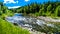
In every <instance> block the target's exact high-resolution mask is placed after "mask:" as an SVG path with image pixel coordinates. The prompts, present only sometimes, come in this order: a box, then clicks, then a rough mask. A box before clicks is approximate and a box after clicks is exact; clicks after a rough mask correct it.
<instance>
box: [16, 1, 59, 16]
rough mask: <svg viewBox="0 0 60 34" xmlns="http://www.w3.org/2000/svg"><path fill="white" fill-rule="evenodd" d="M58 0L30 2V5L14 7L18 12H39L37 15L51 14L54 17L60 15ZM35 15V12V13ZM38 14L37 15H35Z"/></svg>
mask: <svg viewBox="0 0 60 34" xmlns="http://www.w3.org/2000/svg"><path fill="white" fill-rule="evenodd" d="M59 4H60V2H57V1H56V2H50V1H49V2H44V4H41V3H40V4H39V3H31V4H30V5H26V6H23V7H20V8H18V9H16V12H18V13H26V14H31V13H33V14H35V13H36V12H37V13H38V14H39V16H51V17H52V15H53V14H54V15H53V16H54V17H55V16H56V17H58V16H60V13H59V12H60V10H58V9H60V8H59V7H58V6H60V5H59ZM35 15H36V14H35ZM37 16H38V15H37Z"/></svg>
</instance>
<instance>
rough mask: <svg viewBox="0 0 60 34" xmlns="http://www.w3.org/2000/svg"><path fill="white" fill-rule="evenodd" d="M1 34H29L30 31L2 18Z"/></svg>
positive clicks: (0, 20) (0, 23) (0, 22)
mask: <svg viewBox="0 0 60 34" xmlns="http://www.w3.org/2000/svg"><path fill="white" fill-rule="evenodd" d="M0 34H29V32H28V31H27V30H24V29H22V28H20V27H18V26H14V25H13V24H11V23H9V22H7V21H5V20H2V19H0Z"/></svg>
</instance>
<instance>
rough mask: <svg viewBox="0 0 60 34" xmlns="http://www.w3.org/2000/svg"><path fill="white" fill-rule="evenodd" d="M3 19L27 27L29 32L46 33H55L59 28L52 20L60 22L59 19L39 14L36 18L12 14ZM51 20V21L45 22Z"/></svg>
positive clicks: (34, 33) (33, 33)
mask: <svg viewBox="0 0 60 34" xmlns="http://www.w3.org/2000/svg"><path fill="white" fill-rule="evenodd" d="M5 20H7V21H8V22H11V23H13V24H14V25H18V26H20V27H22V28H23V29H28V30H29V31H30V33H31V34H42V33H41V32H43V34H47V33H50V34H51V33H55V32H57V31H58V30H60V26H59V27H58V26H57V25H55V24H53V23H54V22H60V21H59V19H58V20H57V19H52V18H49V17H43V16H40V17H38V18H34V17H29V16H21V15H18V16H16V15H14V16H12V17H6V18H5ZM47 22H53V23H47Z"/></svg>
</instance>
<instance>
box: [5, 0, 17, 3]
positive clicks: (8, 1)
mask: <svg viewBox="0 0 60 34" xmlns="http://www.w3.org/2000/svg"><path fill="white" fill-rule="evenodd" d="M4 3H18V1H14V0H4Z"/></svg>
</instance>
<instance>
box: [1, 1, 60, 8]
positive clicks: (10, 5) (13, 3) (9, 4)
mask: <svg viewBox="0 0 60 34" xmlns="http://www.w3.org/2000/svg"><path fill="white" fill-rule="evenodd" d="M48 1H49V0H0V2H3V3H4V4H5V5H6V6H7V7H8V8H9V9H10V8H18V7H21V6H25V5H28V4H30V3H33V2H38V3H43V2H48ZM50 1H54V2H55V1H56V0H50ZM58 1H60V0H58Z"/></svg>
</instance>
